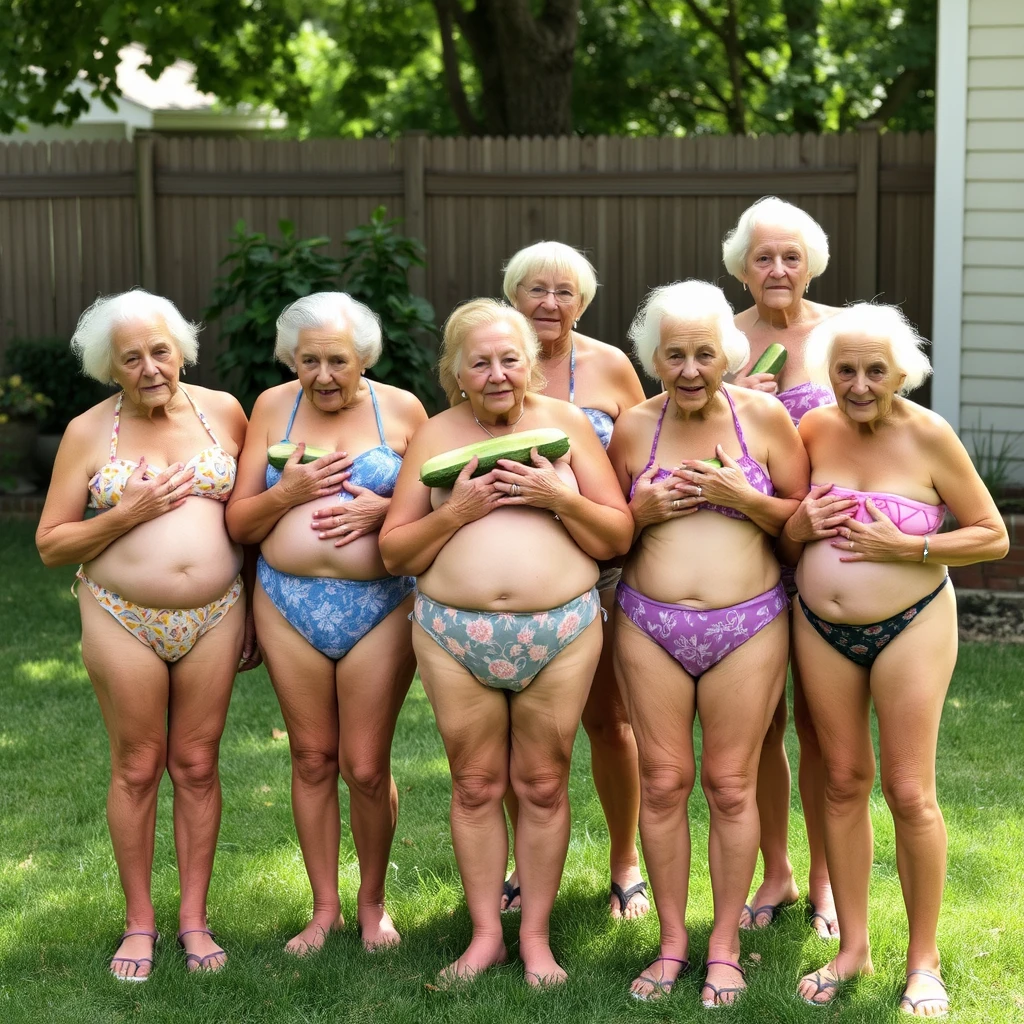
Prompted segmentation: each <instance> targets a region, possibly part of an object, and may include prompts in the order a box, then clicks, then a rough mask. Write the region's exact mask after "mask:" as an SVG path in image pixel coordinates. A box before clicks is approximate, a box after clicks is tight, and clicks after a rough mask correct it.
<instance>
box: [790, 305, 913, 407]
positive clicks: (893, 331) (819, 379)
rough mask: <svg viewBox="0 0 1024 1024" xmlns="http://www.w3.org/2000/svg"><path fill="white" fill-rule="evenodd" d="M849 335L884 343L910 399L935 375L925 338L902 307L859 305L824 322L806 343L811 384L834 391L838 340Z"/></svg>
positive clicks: (806, 366)
mask: <svg viewBox="0 0 1024 1024" xmlns="http://www.w3.org/2000/svg"><path fill="white" fill-rule="evenodd" d="M847 334H864V335H867V336H868V337H870V338H875V339H877V340H879V341H884V342H885V343H886V344H887V345H888V346H889V350H890V351H891V352H892V359H893V363H894V364H895V366H896V369H897V370H899V372H900V373H905V374H906V375H907V376H906V379H905V380H904V381H903V385H902V386H901V387H900V389H899V393H900V394H901V395H907V394H909V393H910V392H911V391H913V390H914V389H915V388H919V387H920V386H921V385H922V384H923V383H924V382H925V380H927V378H928V377H929V376H930V375H931V372H932V364H931V363H930V362H929V361H928V357H927V356H926V355H925V354H924V352H923V351H922V347H923V346H924V345H925V344H926V342H925V340H924V338H922V337H921V335H920V334H918V333H917V330H916V329H915V328H914V326H913V325H912V324H911V323H910V321H909V320H908V319H907V318H906V317H905V316H904V315H903V310H901V309H900V308H899V307H898V306H885V305H882V304H881V303H879V304H875V303H872V302H858V303H855V304H854V305H852V306H847V307H846V308H845V309H843V310H841V311H840V312H838V313H837V314H836V315H835V316H832V317H829V318H828V319H827V320H823V321H822V322H821V323H820V324H818V326H817V327H815V328H814V330H813V331H811V333H810V334H809V335H808V336H807V341H806V342H805V343H804V367H805V369H806V370H807V373H808V374H809V376H810V378H811V380H813V381H814V382H815V383H816V384H823V385H825V387H829V388H830V387H832V379H831V377H830V376H829V372H828V371H829V367H830V366H831V363H832V350H833V349H834V348H835V343H836V339H837V338H840V337H842V336H843V335H847Z"/></svg>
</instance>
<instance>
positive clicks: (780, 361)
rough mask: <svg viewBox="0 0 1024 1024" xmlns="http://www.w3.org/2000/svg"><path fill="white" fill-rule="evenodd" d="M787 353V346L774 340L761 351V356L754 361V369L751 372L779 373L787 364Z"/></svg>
mask: <svg viewBox="0 0 1024 1024" xmlns="http://www.w3.org/2000/svg"><path fill="white" fill-rule="evenodd" d="M786 355H787V352H786V348H785V346H784V345H780V344H779V343H778V342H774V343H773V344H771V345H769V346H768V347H767V348H766V349H765V350H764V352H762V353H761V358H760V359H758V361H757V362H756V363H754V366H753V369H751V371H750V372H751V373H752V374H754V373H778V372H779V371H780V370H781V369H782V368H783V366H785V365H786Z"/></svg>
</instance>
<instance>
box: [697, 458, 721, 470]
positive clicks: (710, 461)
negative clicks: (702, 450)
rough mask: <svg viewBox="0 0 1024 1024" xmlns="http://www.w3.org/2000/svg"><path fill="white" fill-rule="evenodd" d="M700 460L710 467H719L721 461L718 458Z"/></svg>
mask: <svg viewBox="0 0 1024 1024" xmlns="http://www.w3.org/2000/svg"><path fill="white" fill-rule="evenodd" d="M700 461H701V462H706V463H707V464H708V465H709V466H710V467H711V468H712V469H721V468H722V462H721V460H720V459H701V460H700Z"/></svg>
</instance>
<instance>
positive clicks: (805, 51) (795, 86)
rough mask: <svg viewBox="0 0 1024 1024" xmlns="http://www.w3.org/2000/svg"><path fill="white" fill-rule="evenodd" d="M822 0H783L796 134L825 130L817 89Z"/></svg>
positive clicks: (788, 75) (788, 79) (787, 77)
mask: <svg viewBox="0 0 1024 1024" xmlns="http://www.w3.org/2000/svg"><path fill="white" fill-rule="evenodd" d="M820 8H821V2H820V0H783V4H782V9H783V13H784V14H785V16H786V30H787V35H788V36H789V69H788V71H787V72H786V80H787V82H788V83H789V85H790V92H791V93H792V97H793V131H796V132H816V131H818V130H819V129H820V127H821V105H820V103H819V101H818V97H817V95H816V90H815V88H814V85H815V81H814V65H815V59H816V56H817V55H816V49H817V45H818V16H819V14H820V13H821V11H820Z"/></svg>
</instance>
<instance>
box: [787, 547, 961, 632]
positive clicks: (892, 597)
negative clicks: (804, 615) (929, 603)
mask: <svg viewBox="0 0 1024 1024" xmlns="http://www.w3.org/2000/svg"><path fill="white" fill-rule="evenodd" d="M921 544H922V548H923V540H922V541H921ZM842 554H843V552H842V551H841V550H840V549H839V548H834V547H832V541H831V539H828V540H818V541H814V542H813V543H812V544H808V545H807V547H805V548H804V553H803V556H802V557H801V559H800V565H799V566H798V567H797V570H796V585H797V588H798V589H799V591H800V599H801V600H802V601H803V602H804V604H806V605H807V607H808V608H810V610H811V611H812V612H814V614H815V615H817V616H819V617H820V618H823V619H825V620H827V621H828V622H843V623H849V624H851V625H864V624H866V623H872V622H881V621H882V620H883V619H888V618H890V617H891V616H893V615H897V614H899V613H900V612H902V611H904V610H905V609H906V608H909V607H910V606H911V605H912V604H915V603H916V602H917V601H919V600H920V599H921V598H922V597H924V596H925V595H926V594H929V593H931V591H933V590H934V589H935V588H936V587H937V586H938V585H939V584H940V583H941V582H942V578H943V577H944V576H945V575H946V567H945V566H944V565H941V564H939V563H936V562H927V563H924V564H922V563H921V562H840V561H839V559H840V557H841V556H842Z"/></svg>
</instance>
